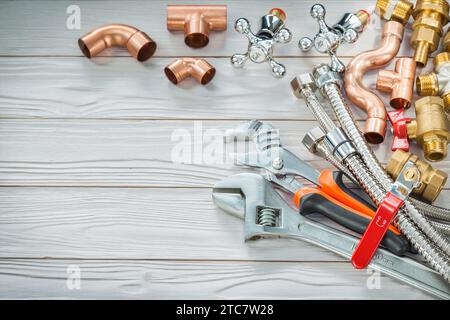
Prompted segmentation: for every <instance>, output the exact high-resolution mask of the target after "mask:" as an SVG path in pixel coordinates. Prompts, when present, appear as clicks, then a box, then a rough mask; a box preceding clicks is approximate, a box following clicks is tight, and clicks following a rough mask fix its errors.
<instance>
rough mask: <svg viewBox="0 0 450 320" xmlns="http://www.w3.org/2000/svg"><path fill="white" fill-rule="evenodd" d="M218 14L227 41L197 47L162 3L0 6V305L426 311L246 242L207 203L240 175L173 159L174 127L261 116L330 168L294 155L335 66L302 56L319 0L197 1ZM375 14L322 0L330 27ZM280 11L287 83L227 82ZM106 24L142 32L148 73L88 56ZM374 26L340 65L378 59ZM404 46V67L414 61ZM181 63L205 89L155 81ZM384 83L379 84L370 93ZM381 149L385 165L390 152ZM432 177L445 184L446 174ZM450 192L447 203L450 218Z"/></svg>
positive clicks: (340, 263)
mask: <svg viewBox="0 0 450 320" xmlns="http://www.w3.org/2000/svg"><path fill="white" fill-rule="evenodd" d="M223 2H226V3H227V4H228V30H227V31H226V32H219V33H216V32H214V33H212V34H211V38H210V39H211V41H210V44H209V45H208V47H206V48H204V49H201V50H193V49H190V48H188V47H186V46H185V45H184V42H183V36H182V35H181V34H171V33H169V32H168V31H167V30H166V26H165V7H166V5H167V3H166V1H76V2H72V1H1V2H0V298H141V299H149V298H163V299H165V298H172V299H173V298H175V299H176V298H179V299H180V298H209V299H218V298H229V299H232V298H288V299H294V298H369V299H382V298H397V299H416V298H424V299H427V298H432V297H430V296H428V295H427V294H425V293H423V292H421V291H419V290H416V289H413V288H410V287H408V286H407V285H405V284H402V283H400V282H398V281H395V280H392V279H390V278H387V277H384V276H383V277H382V278H381V288H380V289H375V290H374V289H369V288H368V287H367V285H366V281H367V278H368V277H369V276H370V274H369V273H367V272H366V271H356V270H354V269H353V268H352V267H351V265H350V264H349V263H347V262H345V261H344V260H343V259H341V258H339V257H338V256H336V255H334V254H332V253H329V252H326V251H325V250H322V249H319V248H317V247H314V246H312V245H308V244H305V243H301V242H298V241H293V240H282V239H280V240H260V241H257V242H253V243H248V244H244V243H243V234H242V232H243V225H242V221H240V220H238V219H236V218H233V217H231V216H228V215H227V214H225V213H224V212H221V211H220V210H218V209H217V208H216V207H215V206H214V205H213V203H212V202H211V200H210V198H211V189H210V188H211V186H212V185H213V184H214V183H215V182H216V181H218V180H219V179H221V178H224V177H226V176H228V175H231V174H234V173H236V172H240V171H243V169H240V168H235V167H233V166H232V165H231V164H229V163H216V164H206V165H201V164H197V163H185V164H180V163H173V162H172V161H171V152H172V150H173V148H174V146H175V145H176V144H177V141H173V139H171V135H172V133H173V132H174V130H176V129H185V130H187V131H188V132H190V134H191V135H193V134H194V125H195V124H196V125H199V124H201V125H202V126H203V132H205V131H206V130H208V129H216V130H220V132H224V130H226V129H227V128H230V127H233V126H235V125H236V124H238V123H240V122H242V121H243V120H246V119H254V118H258V119H263V120H266V121H270V122H272V123H273V124H274V125H275V126H277V127H279V128H280V129H281V133H282V138H283V141H284V144H285V145H286V146H288V147H289V148H291V149H292V150H293V151H294V152H295V153H297V154H298V155H301V157H302V158H304V159H305V160H308V161H310V162H311V164H312V165H313V166H315V167H316V168H318V169H321V168H325V167H327V166H328V165H327V163H325V162H324V161H322V160H320V159H319V158H317V157H314V156H312V155H310V154H309V153H308V152H307V151H306V150H305V149H304V148H303V146H302V145H301V143H300V138H301V137H302V135H303V134H304V133H305V132H306V131H307V130H308V129H310V128H312V127H313V126H314V125H315V122H314V121H313V120H314V119H313V117H312V115H311V114H310V113H309V112H308V111H307V109H306V107H305V105H304V104H303V102H302V101H298V100H297V99H296V98H294V96H293V95H292V93H291V91H290V86H289V81H290V79H291V78H292V77H293V76H294V75H295V74H297V73H300V72H307V71H309V70H310V69H311V68H312V67H313V66H314V65H316V64H317V63H320V62H326V61H328V60H327V58H326V57H323V56H319V55H318V54H317V53H315V52H314V51H312V52H310V53H307V54H303V53H301V52H300V51H299V50H298V48H297V45H296V43H297V41H298V39H299V38H300V37H301V36H303V35H312V34H313V33H315V32H316V30H317V25H316V23H315V22H314V21H313V20H312V19H311V18H310V17H309V8H310V6H311V5H312V4H313V3H314V1H294V0H290V1H258V0H251V1H231V0H228V1H214V0H210V1H195V3H223ZM171 3H185V1H182V2H180V1H171ZM71 4H77V5H79V6H80V8H81V30H68V29H67V28H66V19H67V13H66V8H67V7H68V6H69V5H71ZM374 4H375V0H372V1H343V0H340V1H326V5H327V10H328V12H327V14H328V19H329V20H330V21H335V20H337V19H338V18H339V17H340V16H341V15H342V14H343V13H344V12H347V11H354V10H355V9H359V8H364V9H367V10H369V11H372V10H373V7H374ZM273 6H278V7H282V8H284V9H285V10H286V12H287V15H288V18H287V21H286V23H287V27H289V28H290V29H291V30H292V32H293V34H294V39H293V41H292V42H291V43H290V44H288V45H285V46H278V47H277V48H276V55H277V56H278V57H280V60H281V61H282V62H283V63H285V64H286V66H287V68H288V74H287V76H286V77H285V78H284V79H281V80H276V79H274V78H272V77H271V75H270V72H269V70H268V67H267V66H265V65H260V66H256V65H250V64H249V65H248V66H247V67H246V68H245V69H243V70H235V69H233V68H232V67H231V66H230V64H229V56H230V55H231V54H232V53H234V52H240V51H242V50H244V48H246V45H247V44H246V42H245V40H244V39H243V38H242V37H241V36H240V35H239V34H237V33H236V32H235V31H234V30H233V23H234V21H235V20H236V19H237V18H239V17H241V16H245V17H247V18H248V19H249V20H250V21H251V22H252V23H256V21H257V19H258V18H259V17H260V16H261V15H263V14H265V13H266V12H267V10H269V9H270V8H271V7H273ZM105 23H128V24H132V25H135V26H136V27H138V28H140V29H142V30H143V31H145V32H147V33H148V34H149V35H150V36H151V37H153V39H155V40H156V41H157V43H158V50H157V52H156V55H155V56H154V57H153V58H151V59H150V60H148V61H147V62H145V63H138V62H137V61H135V60H134V59H132V58H131V57H129V55H128V52H127V51H125V50H120V49H117V50H116V49H114V50H108V51H105V52H104V53H103V54H102V57H100V58H96V59H93V60H88V59H86V58H84V57H82V55H81V53H80V51H79V49H78V47H77V38H78V37H79V36H81V35H82V34H84V33H86V32H87V31H89V30H90V29H91V28H93V27H95V26H99V25H102V24H105ZM379 29H380V23H379V21H377V19H376V18H375V19H373V23H372V25H371V26H370V28H369V30H368V31H367V32H365V33H364V34H363V35H361V38H360V39H359V40H358V42H357V43H356V44H355V45H346V46H343V48H341V50H340V53H341V56H343V57H344V60H345V61H348V59H350V58H351V57H352V56H353V55H355V54H357V53H359V52H361V51H364V50H367V49H369V48H372V47H374V46H376V44H377V43H378V41H379V32H378V31H379ZM409 35H410V30H407V32H406V36H405V38H406V41H405V42H404V43H403V45H402V49H401V51H400V53H399V55H400V56H404V55H411V50H410V48H409V45H408V40H409ZM184 55H195V56H203V57H207V58H208V60H209V62H210V63H212V64H213V65H214V66H215V67H216V69H217V76H216V78H215V79H214V80H213V81H212V82H211V83H210V85H208V86H205V87H202V86H200V85H198V84H197V83H195V82H194V81H191V80H187V81H185V82H183V83H182V84H181V85H180V86H178V87H176V86H174V85H172V84H171V83H170V82H169V81H167V79H166V78H165V77H164V75H163V72H162V69H163V68H164V66H165V65H167V64H168V63H169V62H170V61H171V60H173V57H176V56H184ZM391 67H392V64H391ZM375 78H376V73H370V74H369V76H368V78H367V83H368V85H370V86H373V85H374V81H375ZM384 98H385V99H386V98H387V97H386V96H385V97H384ZM355 113H356V115H357V118H358V119H359V120H363V119H364V114H363V113H362V112H359V111H355ZM389 139H390V138H389ZM204 143H205V145H207V144H208V142H207V141H205V142H204ZM376 152H377V155H378V156H379V157H380V158H381V159H382V161H383V162H385V161H386V160H387V159H388V156H389V146H388V145H387V144H385V145H382V146H379V147H377V148H376ZM195 156H196V155H195V154H193V155H192V157H193V158H194V157H195ZM197 156H198V155H197ZM437 167H439V168H441V169H443V170H446V171H447V172H449V171H450V170H449V162H448V161H443V162H441V163H439V164H438V165H437ZM448 195H449V191H448V190H447V189H446V190H444V191H443V195H442V196H441V198H440V199H439V201H438V204H439V205H444V206H448V205H450V201H449V200H448ZM70 265H77V266H79V267H80V268H81V274H82V282H81V289H80V290H69V289H68V287H67V286H66V280H67V267H68V266H70Z"/></svg>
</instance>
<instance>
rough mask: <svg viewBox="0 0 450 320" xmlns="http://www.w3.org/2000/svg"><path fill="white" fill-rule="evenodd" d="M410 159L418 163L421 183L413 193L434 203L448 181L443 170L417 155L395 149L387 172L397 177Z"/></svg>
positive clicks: (394, 177)
mask: <svg viewBox="0 0 450 320" xmlns="http://www.w3.org/2000/svg"><path fill="white" fill-rule="evenodd" d="M409 160H411V161H412V162H413V163H414V164H415V165H416V167H417V169H418V170H419V172H420V184H419V186H418V187H417V188H414V189H413V194H415V195H416V196H418V197H420V198H422V199H423V200H425V201H427V202H429V203H432V202H433V201H434V200H436V198H437V197H438V195H439V193H440V192H441V190H442V188H443V187H444V185H445V182H446V181H447V174H446V173H445V172H443V171H441V170H438V169H434V168H433V167H432V166H431V165H430V164H428V163H426V162H425V161H422V160H420V159H419V157H417V156H416V155H414V154H412V153H409V152H405V151H402V150H397V151H395V152H394V154H393V155H392V157H391V158H390V159H389V162H388V163H387V166H386V171H387V173H388V174H389V175H390V176H391V177H392V179H394V180H395V179H397V177H398V175H399V174H400V172H401V171H402V169H403V166H404V165H405V164H406V162H408V161H409Z"/></svg>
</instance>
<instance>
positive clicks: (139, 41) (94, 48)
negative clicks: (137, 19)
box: [78, 24, 156, 61]
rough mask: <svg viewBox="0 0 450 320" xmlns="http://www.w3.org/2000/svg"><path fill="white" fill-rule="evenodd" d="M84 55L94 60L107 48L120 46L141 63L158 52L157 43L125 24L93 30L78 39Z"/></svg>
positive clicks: (110, 25) (109, 25)
mask: <svg viewBox="0 0 450 320" xmlns="http://www.w3.org/2000/svg"><path fill="white" fill-rule="evenodd" d="M78 45H79V46H80V49H81V51H82V52H83V54H84V55H85V56H86V57H88V58H92V57H95V56H96V55H98V54H99V53H100V52H102V51H103V50H105V49H106V48H110V47H112V46H118V47H123V48H127V49H128V51H129V52H130V53H131V55H132V56H133V57H135V58H136V59H137V60H139V61H145V60H147V59H148V58H150V57H151V56H152V55H153V54H154V53H155V50H156V42H155V41H153V40H152V38H150V37H149V36H148V35H147V34H145V33H144V32H142V31H140V30H138V29H136V28H135V27H132V26H128V25H125V24H108V25H105V26H102V27H100V28H96V29H93V30H92V31H90V32H88V33H86V34H85V35H84V36H82V37H81V38H80V39H78Z"/></svg>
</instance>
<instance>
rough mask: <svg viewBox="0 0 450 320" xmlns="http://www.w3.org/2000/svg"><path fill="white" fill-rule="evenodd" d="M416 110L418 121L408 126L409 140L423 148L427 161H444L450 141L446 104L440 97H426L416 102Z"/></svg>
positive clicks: (412, 121) (413, 121)
mask: <svg viewBox="0 0 450 320" xmlns="http://www.w3.org/2000/svg"><path fill="white" fill-rule="evenodd" d="M415 109H416V119H415V120H411V122H409V123H408V124H407V133H408V138H409V139H411V140H416V142H417V144H418V145H420V146H421V147H422V149H423V153H424V156H425V159H427V160H429V161H440V160H442V159H444V158H445V157H446V156H447V144H448V142H449V140H450V133H449V129H450V128H449V125H448V120H447V115H446V114H445V111H444V102H443V101H442V99H441V98H439V97H424V98H422V99H419V100H417V101H416V103H415Z"/></svg>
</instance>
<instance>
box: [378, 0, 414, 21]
mask: <svg viewBox="0 0 450 320" xmlns="http://www.w3.org/2000/svg"><path fill="white" fill-rule="evenodd" d="M376 11H377V13H378V14H379V16H380V17H382V18H383V19H385V20H388V21H397V22H400V23H401V24H403V25H405V24H406V23H407V22H408V20H409V17H410V16H411V13H412V11H413V4H412V3H411V2H409V1H408V0H378V1H377V5H376Z"/></svg>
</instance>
